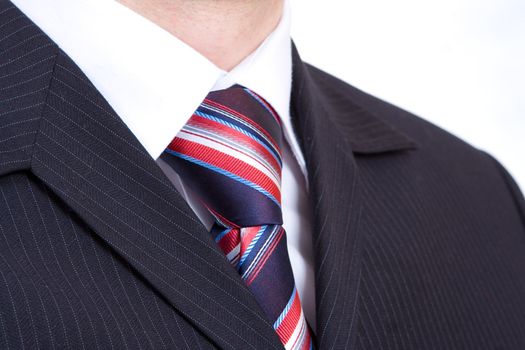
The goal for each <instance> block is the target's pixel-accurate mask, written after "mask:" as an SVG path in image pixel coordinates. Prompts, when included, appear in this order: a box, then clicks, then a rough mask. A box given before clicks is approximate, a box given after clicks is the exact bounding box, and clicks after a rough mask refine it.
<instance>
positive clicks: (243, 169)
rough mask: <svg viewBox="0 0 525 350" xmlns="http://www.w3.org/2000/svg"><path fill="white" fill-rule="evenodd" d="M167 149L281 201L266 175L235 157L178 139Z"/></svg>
mask: <svg viewBox="0 0 525 350" xmlns="http://www.w3.org/2000/svg"><path fill="white" fill-rule="evenodd" d="M169 148H170V149H172V150H177V152H180V153H183V154H185V155H187V156H190V157H192V158H196V159H199V160H201V161H203V162H205V163H208V164H211V165H213V166H216V167H217V168H220V169H223V170H226V171H227V172H230V173H232V174H234V175H236V176H238V177H240V178H242V179H245V180H248V181H249V182H252V183H254V184H256V185H257V186H259V187H261V188H262V189H264V190H265V191H267V192H268V193H270V194H271V195H272V196H273V197H274V198H275V199H276V200H277V201H278V202H279V203H280V201H281V193H280V190H279V188H278V187H277V186H276V185H275V183H274V182H273V181H272V180H270V178H268V176H267V175H266V174H264V173H263V172H262V171H260V170H259V169H257V168H254V167H253V166H251V165H249V164H246V163H244V162H242V161H240V160H239V159H237V158H235V157H232V156H230V155H228V154H226V153H222V152H219V151H217V150H214V149H213V148H210V147H208V146H204V145H201V144H200V143H197V142H193V141H188V140H184V139H181V138H179V137H176V138H175V139H174V140H173V141H172V142H171V144H170V147H169Z"/></svg>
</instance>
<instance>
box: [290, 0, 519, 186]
mask: <svg viewBox="0 0 525 350" xmlns="http://www.w3.org/2000/svg"><path fill="white" fill-rule="evenodd" d="M292 37H293V38H294V41H295V43H296V45H297V47H298V49H299V52H300V54H301V57H302V58H303V60H305V61H307V62H309V63H312V64H314V65H316V66H318V67H319V68H321V69H323V70H325V71H327V72H329V73H331V74H334V75H336V76H338V77H339V78H341V79H343V80H345V81H347V82H349V83H350V84H352V85H354V86H356V87H358V88H360V89H362V90H365V91H366V92H369V93H371V94H373V95H375V96H377V97H380V98H383V99H385V100H387V101H389V102H391V103H393V104H395V105H398V106H400V107H402V108H404V109H407V110H409V111H411V112H413V113H415V114H417V115H419V116H421V117H423V118H425V119H427V120H430V121H431V122H433V123H434V124H437V125H439V126H440V127H442V128H444V129H446V130H448V131H449V132H452V133H453V134H455V135H457V136H459V137H461V138H462V139H464V140H466V141H467V142H469V143H471V144H472V145H474V146H476V147H478V148H481V149H483V150H486V151H488V152H489V153H491V154H492V155H494V156H495V157H496V158H497V159H498V160H499V161H500V162H502V163H503V165H504V166H505V167H506V168H507V170H509V171H510V173H511V174H512V175H513V176H514V178H515V179H516V181H517V182H518V184H519V185H520V187H521V189H522V191H523V190H525V1H524V0H440V1H425V0H419V1H417V0H359V1H358V0H346V1H345V0H322V1H320V0H294V1H293V2H292Z"/></svg>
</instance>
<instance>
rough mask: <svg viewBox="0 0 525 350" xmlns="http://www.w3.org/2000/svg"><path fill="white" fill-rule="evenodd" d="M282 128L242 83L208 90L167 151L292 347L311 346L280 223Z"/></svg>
mask: <svg viewBox="0 0 525 350" xmlns="http://www.w3.org/2000/svg"><path fill="white" fill-rule="evenodd" d="M282 146H283V131H282V126H281V119H280V118H279V116H278V115H277V113H276V112H275V111H274V110H273V108H272V107H271V106H270V105H269V104H268V103H267V102H266V101H265V100H264V99H263V98H261V97H260V96H258V95H257V94H256V93H254V92H253V91H251V90H249V89H248V88H245V87H243V86H240V85H234V86H232V87H229V88H228V89H225V90H220V91H213V92H210V93H209V94H208V96H206V98H205V99H204V101H203V102H202V103H201V104H200V106H199V108H198V109H197V110H196V111H195V112H194V113H193V115H192V117H191V118H190V119H189V120H188V121H187V123H186V124H185V125H184V127H183V128H182V130H181V131H180V132H179V133H178V134H177V135H176V136H175V138H174V139H173V141H172V142H171V143H170V145H169V146H168V148H167V149H166V150H165V152H164V154H163V159H164V160H165V161H166V163H167V164H170V165H171V166H172V167H173V168H174V169H175V171H177V173H178V174H179V175H180V176H181V177H182V179H183V180H184V182H185V184H186V185H187V186H189V187H190V188H191V189H192V190H193V191H194V193H195V194H196V196H198V198H200V200H201V201H202V203H203V204H204V205H205V206H206V208H208V210H209V211H210V212H211V213H212V214H213V215H214V217H215V220H216V222H215V225H214V226H213V227H212V230H211V234H212V236H213V238H214V240H215V242H216V243H217V245H218V246H219V247H220V248H221V250H222V251H223V252H224V254H225V256H226V258H227V259H228V261H229V262H230V263H231V264H232V266H233V267H234V268H235V269H236V270H237V271H238V272H239V274H240V275H241V278H242V280H243V281H244V282H245V283H246V285H247V286H248V287H249V289H250V290H251V292H252V293H253V295H254V296H255V299H256V300H257V302H258V303H259V305H260V306H261V308H262V309H263V311H264V313H265V315H266V317H267V319H268V320H269V321H270V322H271V323H272V324H273V328H274V329H275V331H276V332H277V334H278V336H279V339H280V340H281V342H282V343H283V345H284V347H285V348H286V349H312V346H313V344H312V340H311V335H310V330H309V327H308V324H307V323H306V319H305V316H304V313H303V309H302V306H301V301H300V298H299V294H298V292H297V290H296V287H295V281H294V276H293V272H292V266H291V264H290V258H289V256H288V249H287V246H286V233H285V231H284V228H283V227H282V226H281V225H282V223H283V219H282V212H281V173H282V159H281V148H282Z"/></svg>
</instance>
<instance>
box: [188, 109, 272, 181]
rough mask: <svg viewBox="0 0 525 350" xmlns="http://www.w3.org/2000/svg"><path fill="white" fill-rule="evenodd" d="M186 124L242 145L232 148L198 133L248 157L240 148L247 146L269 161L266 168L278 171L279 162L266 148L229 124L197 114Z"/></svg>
mask: <svg viewBox="0 0 525 350" xmlns="http://www.w3.org/2000/svg"><path fill="white" fill-rule="evenodd" d="M188 125H191V126H193V127H195V128H197V129H202V130H206V131H208V132H211V133H213V134H217V135H219V136H222V137H224V138H226V139H228V140H230V141H231V142H232V143H233V144H236V145H240V146H242V147H238V148H233V147H231V146H230V145H229V144H227V143H224V142H220V141H219V140H217V139H213V138H208V137H206V136H204V135H201V134H199V135H198V136H200V137H203V138H206V139H209V140H211V141H214V142H217V143H220V144H221V145H223V146H225V147H228V148H230V149H233V150H236V151H238V152H241V153H243V154H245V155H246V156H248V157H251V155H250V154H249V153H247V152H246V151H243V149H242V148H249V149H251V150H252V151H253V152H255V153H256V154H258V155H259V156H261V157H262V158H263V159H264V160H265V161H267V162H268V163H270V167H271V169H269V168H268V169H269V170H270V171H274V172H276V173H278V172H279V169H280V168H281V166H280V165H279V163H277V160H276V159H275V157H274V156H273V155H272V154H271V153H270V151H268V149H266V148H265V147H263V146H262V145H261V144H260V143H258V142H254V140H253V139H252V138H251V137H249V136H247V135H245V134H243V133H242V132H240V131H237V130H235V129H232V128H230V127H229V126H227V125H224V124H221V123H218V122H216V121H214V120H210V119H207V118H204V117H201V116H198V115H196V114H194V115H193V116H192V117H191V119H190V120H189V121H188ZM187 132H188V133H191V132H189V131H187ZM275 151H276V152H278V151H277V150H275Z"/></svg>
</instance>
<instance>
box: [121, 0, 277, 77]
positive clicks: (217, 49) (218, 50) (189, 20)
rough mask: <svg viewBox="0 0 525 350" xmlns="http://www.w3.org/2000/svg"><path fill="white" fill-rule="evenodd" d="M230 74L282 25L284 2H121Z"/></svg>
mask: <svg viewBox="0 0 525 350" xmlns="http://www.w3.org/2000/svg"><path fill="white" fill-rule="evenodd" d="M118 2H120V3H121V4H123V5H124V6H127V7H128V8H130V9H131V10H133V11H135V12H137V13H138V14H140V15H142V16H143V17H145V18H147V19H149V20H150V21H152V22H153V23H155V24H157V25H158V26H160V27H161V28H163V29H164V30H166V31H168V32H169V33H171V34H173V35H174V36H176V37H177V38H179V39H180V40H182V41H184V42H185V43H186V44H188V45H189V46H191V47H192V48H194V49H195V50H197V51H198V52H199V53H201V54H202V55H204V56H205V57H206V58H208V59H209V60H210V61H211V62H213V63H214V64H215V65H216V66H217V67H219V68H221V69H223V70H225V71H230V70H231V69H232V68H234V67H235V66H236V65H237V64H239V63H240V62H241V61H242V60H243V59H244V58H245V57H247V56H248V55H250V54H251V53H252V52H253V51H254V50H255V49H256V48H257V47H259V45H260V44H261V43H262V42H263V41H264V39H266V37H267V36H268V35H269V34H270V33H271V32H272V31H273V30H274V29H275V27H276V26H277V25H278V24H279V21H280V18H281V16H282V12H283V2H284V0H118Z"/></svg>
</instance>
